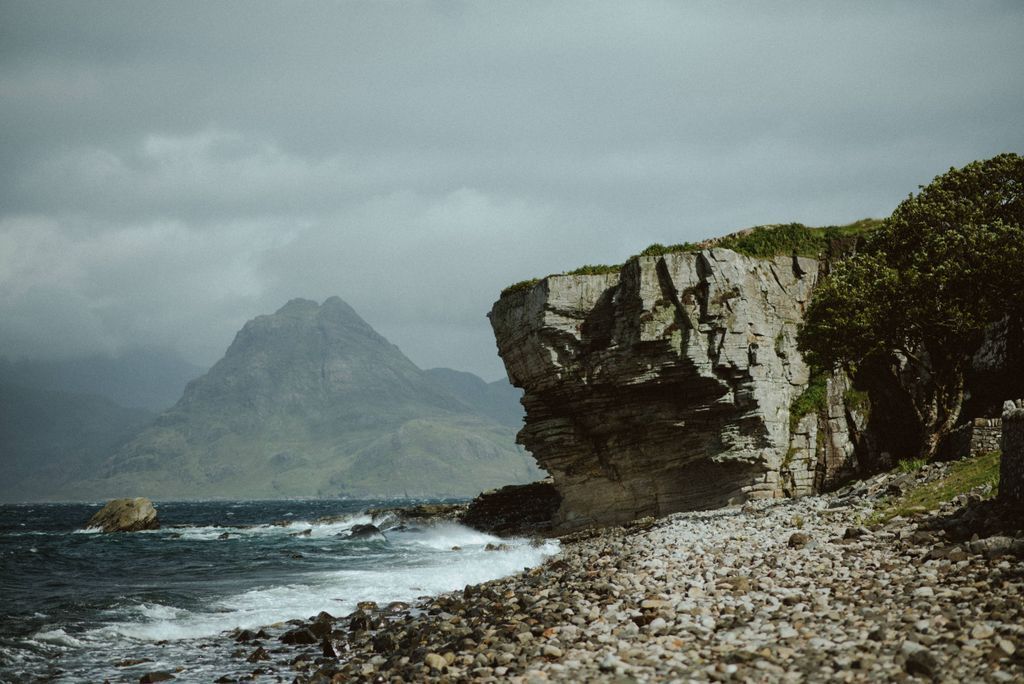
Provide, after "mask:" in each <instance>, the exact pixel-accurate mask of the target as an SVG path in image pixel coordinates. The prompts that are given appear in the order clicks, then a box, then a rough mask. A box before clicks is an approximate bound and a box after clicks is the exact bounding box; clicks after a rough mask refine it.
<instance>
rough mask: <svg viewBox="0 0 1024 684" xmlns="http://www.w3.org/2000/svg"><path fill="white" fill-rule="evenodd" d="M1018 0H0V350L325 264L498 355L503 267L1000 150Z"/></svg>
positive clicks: (163, 311)
mask: <svg viewBox="0 0 1024 684" xmlns="http://www.w3.org/2000/svg"><path fill="white" fill-rule="evenodd" d="M1021 36H1024V3H1022V2H1019V1H1016V0H1008V1H1006V2H983V1H982V2H972V3H964V2H936V1H932V0H922V1H920V2H913V1H909V0H908V1H904V2H891V1H877V2H876V1H866V2H856V3H852V2H814V3H808V2H645V1H638V0H631V1H630V2H530V1H528V0H524V1H518V2H510V3H496V2H457V1H454V0H453V1H449V2H302V3H298V2H244V3H242V2H218V3H210V2H205V1H204V2H186V1H181V0H176V1H175V2H135V1H131V2H110V1H108V0H95V1H93V2H58V3H54V2H47V1H43V0H30V1H27V2H11V1H10V0H0V122H2V126H0V356H7V357H10V358H22V357H30V358H58V357H59V358H67V357H73V356H77V355H85V354H94V353H110V354H114V353H118V352H119V351H121V350H124V349H126V348H130V347H137V346H153V347H160V348H164V349H168V350H173V351H176V352H177V353H179V354H180V355H181V356H182V357H183V358H185V359H186V360H189V361H191V362H193V363H196V364H199V365H204V366H206V365H210V364H212V363H213V362H214V361H216V360H217V359H218V358H219V357H220V356H221V355H222V354H223V352H224V351H225V349H226V348H227V346H228V345H229V344H230V342H231V340H232V339H233V337H234V334H235V332H236V331H237V330H238V329H239V328H240V327H241V326H242V324H243V323H244V322H245V321H246V320H248V319H250V318H253V317H255V316H257V315H260V314H264V313H270V312H273V311H274V310H276V309H278V308H279V307H280V306H282V305H283V304H284V303H285V302H286V301H288V300H289V299H292V298H295V297H304V298H308V299H315V300H321V301H322V300H323V299H326V298H327V297H329V296H332V295H338V296H340V297H341V298H343V299H344V300H346V301H347V302H348V303H349V304H351V305H352V306H353V307H354V308H355V309H356V310H357V311H358V312H359V313H360V314H361V315H362V316H363V318H365V319H366V320H367V321H368V322H369V323H370V324H371V325H373V326H374V327H375V328H376V329H377V330H378V331H379V332H380V333H381V334H383V335H385V336H386V337H387V338H388V339H389V340H391V341H392V342H393V343H395V344H397V345H398V346H399V347H400V348H401V349H402V350H403V351H404V352H405V353H406V354H407V355H408V356H409V357H410V358H411V359H412V360H413V361H414V362H416V363H417V364H418V365H420V366H421V367H423V368H430V367H435V366H447V367H452V368H457V369H461V370H468V371H472V372H474V373H477V374H478V375H481V376H483V377H484V378H486V379H488V380H493V379H496V378H498V377H501V376H503V375H504V369H503V366H502V365H501V361H500V359H499V358H498V357H497V353H496V349H495V344H494V339H493V336H492V334H491V330H490V326H489V323H488V321H487V319H486V313H487V312H488V311H489V310H490V307H491V305H492V303H493V302H494V301H495V300H496V299H497V297H498V295H499V294H500V292H501V289H502V288H503V287H505V286H506V285H508V284H510V283H513V282H516V281H519V280H523V279H526V278H530V277H536V276H543V275H546V274H549V273H557V272H562V271H565V270H569V269H572V268H574V267H576V266H579V265H582V264H587V263H619V262H621V261H623V260H624V259H625V258H627V257H628V256H629V255H631V254H635V253H637V252H639V251H640V250H642V249H643V248H644V247H646V246H647V245H649V244H651V243H653V242H662V243H676V242H683V241H687V240H698V239H702V238H707V237H712V236H715V235H720V234H724V233H729V232H732V231H734V230H737V229H740V228H744V227H748V226H753V225H761V224H769V223H780V222H790V221H801V222H804V223H807V224H811V225H829V224H841V223H847V222H851V221H854V220H857V219H860V218H865V217H884V216H886V215H888V214H889V213H890V212H891V211H892V209H893V208H895V206H896V205H897V204H898V203H899V202H900V201H901V200H902V199H904V198H905V197H906V196H907V195H908V194H909V193H911V192H914V191H916V190H917V188H918V187H919V186H920V185H923V184H927V183H928V182H929V181H930V180H931V179H932V178H933V177H935V176H936V175H938V174H940V173H942V172H944V171H946V170H947V169H949V168H950V167H951V166H962V165H964V164H966V163H968V162H970V161H973V160H975V159H984V158H988V157H991V156H994V155H996V154H998V153H1000V152H1006V151H1010V152H1018V153H1024V40H1022V39H1021Z"/></svg>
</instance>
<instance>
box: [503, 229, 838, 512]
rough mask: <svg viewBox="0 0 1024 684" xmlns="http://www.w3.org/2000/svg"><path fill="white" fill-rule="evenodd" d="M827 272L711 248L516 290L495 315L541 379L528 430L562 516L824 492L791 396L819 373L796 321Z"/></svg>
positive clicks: (520, 360) (514, 351)
mask: <svg viewBox="0 0 1024 684" xmlns="http://www.w3.org/2000/svg"><path fill="white" fill-rule="evenodd" d="M817 272H818V263H817V261H815V260H813V259H807V258H803V257H777V258H774V259H754V258H750V257H745V256H741V255H739V254H737V253H735V252H733V251H731V250H724V249H704V250H701V251H699V252H680V253H673V254H666V255H664V256H659V257H637V258H634V259H631V260H630V261H628V262H627V263H626V264H625V265H624V266H623V267H622V269H621V271H620V272H619V273H610V274H603V275H586V276H583V275H581V276H576V275H573V276H570V275H565V276H551V277H548V278H545V279H544V280H542V281H540V282H538V283H537V284H536V285H534V286H533V287H532V288H529V289H526V290H520V291H514V292H510V293H507V294H506V295H504V296H503V297H502V298H501V299H500V300H499V301H498V302H497V303H496V304H495V305H494V307H493V309H492V310H491V313H490V319H491V325H492V327H493V328H494V332H495V337H496V339H497V342H498V350H499V353H500V355H501V357H502V359H503V360H504V362H505V366H506V369H507V370H508V373H509V377H510V378H511V380H512V382H513V384H515V385H516V386H518V387H522V388H523V389H524V390H525V395H524V397H523V405H524V407H525V408H526V422H525V426H524V428H523V429H522V431H521V432H520V433H519V440H520V442H521V443H522V444H523V445H524V446H526V448H527V449H529V450H530V451H531V452H532V453H533V455H534V456H535V457H536V459H537V461H538V462H539V463H540V465H541V466H542V467H543V468H545V469H546V470H547V471H548V472H549V473H551V475H552V477H553V478H554V482H555V485H556V487H557V488H558V490H559V492H560V493H561V495H562V497H563V499H562V503H561V507H560V509H559V513H558V516H557V518H556V523H557V524H558V526H559V527H560V528H561V529H563V530H565V529H572V528H575V527H581V526H585V525H588V524H609V523H617V522H623V521H627V520H631V519H634V518H638V517H642V516H645V515H657V516H660V515H665V514H667V513H670V512H673V511H679V510H688V509H703V508H716V507H720V506H723V505H727V504H730V503H741V502H743V501H745V500H747V499H757V498H774V497H778V496H783V495H784V494H794V495H798V494H806V493H811V492H812V491H813V489H814V478H815V468H816V465H817V464H816V463H814V462H812V460H811V458H810V457H809V456H806V455H803V454H802V453H800V455H799V456H800V457H798V458H794V457H793V456H794V452H791V451H790V415H789V408H790V405H791V403H792V402H793V399H794V398H795V397H796V396H798V395H799V394H800V392H801V391H802V390H803V388H804V387H805V386H806V384H807V381H808V368H807V366H806V364H805V363H804V361H803V359H802V357H801V355H800V353H799V352H798V351H797V348H796V330H797V325H798V324H799V322H800V320H801V317H802V315H803V311H804V308H805V307H806V305H807V303H808V301H809V297H810V293H811V290H812V288H813V286H814V283H815V280H816V277H817ZM837 391H838V390H837ZM836 422H837V423H838V422H840V421H838V419H837V421H836ZM809 437H810V440H811V445H812V446H813V445H814V442H815V436H814V435H813V434H812V435H809ZM797 452H798V453H799V450H797ZM844 453H845V452H844ZM787 454H788V455H789V457H788V458H787Z"/></svg>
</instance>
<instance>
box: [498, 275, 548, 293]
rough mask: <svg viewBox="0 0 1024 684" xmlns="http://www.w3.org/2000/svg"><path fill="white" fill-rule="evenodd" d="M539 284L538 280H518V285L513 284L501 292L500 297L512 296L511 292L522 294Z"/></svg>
mask: <svg viewBox="0 0 1024 684" xmlns="http://www.w3.org/2000/svg"><path fill="white" fill-rule="evenodd" d="M539 282H540V278H530V279H528V280H520V281H519V282H518V283H513V284H511V285H509V286H508V287H506V288H505V289H504V290H502V291H501V296H502V297H504V296H505V295H508V294H512V293H513V292H522V291H524V290H529V289H530V288H531V287H533V286H534V285H536V284H537V283H539Z"/></svg>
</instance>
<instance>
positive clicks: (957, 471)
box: [870, 451, 999, 523]
mask: <svg viewBox="0 0 1024 684" xmlns="http://www.w3.org/2000/svg"><path fill="white" fill-rule="evenodd" d="M915 465H916V463H908V465H907V466H905V467H904V466H903V465H902V463H901V465H900V467H899V469H900V470H901V471H903V472H912V471H913V470H914V466H915ZM918 469H919V468H918ZM985 485H988V486H989V492H988V494H989V496H995V495H996V492H997V491H998V489H999V452H998V451H990V452H989V453H987V454H982V455H980V456H974V457H972V458H966V459H964V460H962V461H957V462H956V463H953V464H952V466H951V467H950V471H949V474H948V475H946V476H945V477H943V478H941V479H939V480H935V481H934V482H928V483H926V484H923V485H920V486H917V487H914V488H913V489H911V490H910V491H908V492H907V493H906V494H904V495H903V496H901V497H899V498H898V499H896V500H894V501H889V502H886V503H885V504H883V505H882V506H880V507H879V508H878V509H876V510H875V512H874V514H873V515H872V516H871V520H870V522H872V523H882V522H885V521H887V520H889V519H891V518H894V517H896V516H898V515H900V516H909V515H912V514H914V513H921V512H924V511H934V510H936V509H937V508H939V506H941V505H942V504H944V503H946V502H947V501H951V500H953V499H954V498H956V497H957V496H959V495H960V494H966V493H968V492H970V491H971V490H972V489H974V488H975V487H982V486H985Z"/></svg>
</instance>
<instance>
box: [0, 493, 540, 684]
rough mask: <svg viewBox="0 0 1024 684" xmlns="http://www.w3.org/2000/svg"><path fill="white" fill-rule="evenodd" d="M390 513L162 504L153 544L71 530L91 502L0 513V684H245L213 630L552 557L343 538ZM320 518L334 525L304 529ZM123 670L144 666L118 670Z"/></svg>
mask: <svg viewBox="0 0 1024 684" xmlns="http://www.w3.org/2000/svg"><path fill="white" fill-rule="evenodd" d="M403 503H406V504H407V503H409V502H389V501H340V500H339V501H324V500H317V501H239V502H177V503H175V502H164V503H159V504H157V510H158V513H159V516H160V520H161V524H162V528H161V529H160V530H155V531H147V532H134V533H115V534H100V533H96V532H87V531H83V530H82V525H83V524H84V522H85V521H86V520H88V519H89V516H91V515H92V513H94V512H95V511H96V510H98V509H99V504H95V505H89V504H25V505H5V506H0V681H2V682H36V681H57V682H102V681H104V680H109V681H111V682H137V681H138V680H139V677H140V676H141V675H142V674H144V673H146V672H152V671H156V670H175V669H177V668H179V667H183V668H184V669H183V670H181V671H180V672H177V673H176V677H177V679H176V680H175V681H181V682H192V681H194V682H209V681H213V680H214V679H216V678H218V677H220V676H223V675H239V674H241V673H249V672H251V671H252V666H251V665H249V666H248V667H245V665H247V664H246V663H245V662H244V661H242V660H241V659H239V658H237V657H232V655H231V652H232V651H234V650H235V649H236V648H237V647H238V646H237V644H235V643H233V642H232V641H231V639H230V638H228V636H227V635H225V634H224V632H227V631H229V630H233V629H235V628H245V629H253V628H258V627H261V626H266V625H271V624H274V623H278V622H282V621H285V620H289V619H294V618H308V617H311V616H313V615H316V614H317V613H319V612H320V611H327V612H329V613H331V614H332V615H335V616H342V615H345V614H347V613H350V612H351V611H352V610H354V609H355V607H356V604H357V603H358V602H360V601H367V600H370V601H377V602H378V603H380V604H382V605H383V604H385V603H387V602H390V601H409V602H413V601H415V599H417V598H418V597H421V596H426V595H431V594H436V593H441V592H445V591H451V590H453V589H461V588H462V587H463V586H465V585H466V584H476V583H479V582H483V581H487V580H490V579H495V578H497V577H501V576H504V575H508V574H511V573H514V572H518V571H520V570H522V569H523V568H524V567H532V566H534V565H537V564H539V563H540V562H541V561H542V560H543V559H544V557H545V556H548V555H550V554H552V553H555V552H556V551H557V543H556V542H545V543H544V544H543V545H540V546H536V545H532V544H531V543H530V542H529V541H528V540H525V539H516V540H503V541H505V542H506V543H507V544H509V548H508V550H505V551H485V550H484V547H485V545H486V544H487V543H489V542H490V543H495V542H497V541H498V540H497V538H495V537H493V536H491V535H487V534H483V533H480V532H476V531H474V530H471V529H469V528H466V527H462V526H459V525H455V524H451V523H447V524H445V523H442V524H433V525H424V526H421V527H409V528H408V529H405V530H401V529H396V530H392V531H387V530H386V528H387V527H389V526H391V525H394V523H395V521H389V520H376V521H372V522H376V523H377V524H378V525H379V526H381V527H383V528H385V530H386V532H385V535H384V536H383V537H380V538H374V539H367V540H350V539H346V538H345V537H346V535H347V533H348V530H349V529H350V528H351V527H352V526H353V525H356V524H361V523H369V522H371V518H370V516H369V515H367V514H366V513H365V511H366V510H367V509H368V508H371V507H381V506H394V505H402V504H403ZM325 516H341V517H340V518H338V519H336V520H332V521H325V522H317V519H318V518H322V517H325ZM305 530H312V531H311V532H310V534H309V535H308V536H304V535H298V534H297V533H300V532H303V531H305ZM225 533H227V538H226V539H224V538H221V537H222V536H223V535H224V534H225ZM453 546H457V547H460V549H459V550H452V547H453ZM133 660H146V662H144V663H140V664H137V665H130V664H126V662H128V661H133ZM257 681H260V679H257ZM265 681H276V680H275V679H273V678H265Z"/></svg>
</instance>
